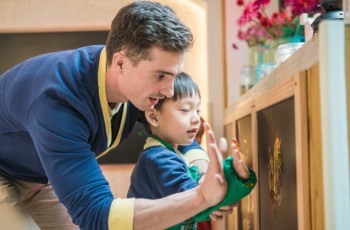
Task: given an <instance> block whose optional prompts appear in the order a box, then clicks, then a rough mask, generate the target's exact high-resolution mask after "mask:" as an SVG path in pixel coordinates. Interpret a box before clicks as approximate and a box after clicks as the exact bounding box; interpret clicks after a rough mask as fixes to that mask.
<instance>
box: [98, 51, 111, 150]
mask: <svg viewBox="0 0 350 230" xmlns="http://www.w3.org/2000/svg"><path fill="white" fill-rule="evenodd" d="M106 69H107V62H106V48H103V50H102V51H101V54H100V62H99V64H98V95H99V96H100V104H101V107H102V113H103V120H104V121H105V128H106V135H107V148H108V147H109V146H110V144H111V138H112V134H111V121H110V117H109V112H108V111H109V110H108V109H109V106H108V101H107V92H106Z"/></svg>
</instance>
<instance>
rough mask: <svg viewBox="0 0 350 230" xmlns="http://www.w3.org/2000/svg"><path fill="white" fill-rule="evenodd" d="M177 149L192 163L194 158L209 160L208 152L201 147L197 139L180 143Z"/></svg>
mask: <svg viewBox="0 0 350 230" xmlns="http://www.w3.org/2000/svg"><path fill="white" fill-rule="evenodd" d="M178 150H179V151H180V152H181V153H182V154H184V155H185V156H186V158H187V159H188V160H189V163H192V162H193V161H195V160H205V161H207V162H209V157H208V154H207V153H206V152H205V151H204V150H203V149H202V147H201V146H200V145H199V144H198V142H197V141H193V142H192V144H190V145H185V146H183V145H181V146H179V148H178Z"/></svg>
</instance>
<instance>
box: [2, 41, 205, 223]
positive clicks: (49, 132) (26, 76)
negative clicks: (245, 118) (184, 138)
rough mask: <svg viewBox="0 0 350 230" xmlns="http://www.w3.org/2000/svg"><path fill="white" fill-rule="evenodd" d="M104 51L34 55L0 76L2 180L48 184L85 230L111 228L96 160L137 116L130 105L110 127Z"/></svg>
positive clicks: (89, 49)
mask: <svg viewBox="0 0 350 230" xmlns="http://www.w3.org/2000/svg"><path fill="white" fill-rule="evenodd" d="M103 48H104V46H89V47H83V48H80V49H77V50H68V51H61V52H55V53H50V54H45V55H41V56H37V57H34V58H32V59H29V60H27V61H25V62H23V63H21V64H19V65H17V66H15V67H13V68H12V69H10V70H8V71H7V72H5V73H4V74H3V75H0V174H4V175H7V176H11V177H14V178H17V179H20V180H24V181H29V182H36V183H47V182H48V181H50V183H51V184H52V187H53V189H54V191H55V193H56V194H57V196H58V198H59V201H60V202H62V203H63V204H64V205H65V206H66V208H67V210H68V212H69V214H70V215H71V216H72V219H73V222H74V223H75V224H78V225H79V226H80V228H82V229H107V228H108V215H109V210H110V206H111V203H112V201H113V199H114V198H113V195H112V193H111V190H110V188H109V185H108V182H107V181H106V179H105V178H104V176H103V174H102V172H101V170H100V167H99V165H98V163H97V161H96V157H97V156H98V155H100V154H101V153H103V152H105V151H106V150H107V151H108V148H109V147H110V146H112V145H113V147H114V146H117V145H119V144H120V142H121V141H122V140H123V139H125V138H127V137H128V135H129V133H130V132H131V130H132V128H133V126H134V124H135V122H136V121H137V117H138V115H139V113H140V111H139V110H137V109H136V108H135V107H134V106H133V105H132V104H131V103H125V104H124V105H123V106H122V108H121V109H120V110H119V112H118V114H119V115H120V116H119V117H120V119H115V120H116V121H115V123H114V124H110V119H109V115H108V109H107V108H108V103H107V101H103V97H101V95H103V94H104V96H105V85H103V84H101V85H99V84H100V80H101V79H102V78H105V76H100V75H99V74H98V69H99V60H100V53H101V51H102V49H103ZM101 66H102V67H103V68H105V66H106V63H101ZM105 100H106V99H105ZM107 117H108V118H107ZM106 121H108V122H106ZM106 127H108V128H109V127H111V130H112V133H110V134H108V130H106ZM120 132H121V135H120V137H119V138H118V137H117V136H118V135H117V134H118V133H120ZM109 136H110V137H109ZM109 139H111V143H110V144H109V141H108V140H109ZM113 143H114V144H113ZM190 148H198V146H196V144H194V145H193V146H192V147H190ZM183 152H186V150H184V151H183Z"/></svg>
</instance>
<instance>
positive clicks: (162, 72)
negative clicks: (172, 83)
mask: <svg viewBox="0 0 350 230" xmlns="http://www.w3.org/2000/svg"><path fill="white" fill-rule="evenodd" d="M155 73H156V74H164V75H170V76H172V77H175V76H176V75H175V74H174V73H172V72H169V71H165V70H157V71H155Z"/></svg>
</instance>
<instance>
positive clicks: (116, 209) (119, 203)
mask: <svg viewBox="0 0 350 230" xmlns="http://www.w3.org/2000/svg"><path fill="white" fill-rule="evenodd" d="M134 205H135V199H134V198H131V199H120V198H117V199H114V200H113V202H112V205H111V209H110V211H109V216H108V229H110V230H120V229H123V230H129V229H130V230H132V229H133V221H134Z"/></svg>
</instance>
